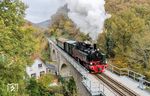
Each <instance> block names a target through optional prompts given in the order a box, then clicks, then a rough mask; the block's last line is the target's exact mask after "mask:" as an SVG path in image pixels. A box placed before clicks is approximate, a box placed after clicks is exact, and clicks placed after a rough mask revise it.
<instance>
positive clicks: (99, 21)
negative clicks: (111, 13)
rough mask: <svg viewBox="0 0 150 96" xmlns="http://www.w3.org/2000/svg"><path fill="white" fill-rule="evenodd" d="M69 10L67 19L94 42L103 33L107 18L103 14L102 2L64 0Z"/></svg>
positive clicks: (98, 0)
mask: <svg viewBox="0 0 150 96" xmlns="http://www.w3.org/2000/svg"><path fill="white" fill-rule="evenodd" d="M65 2H66V3H67V5H68V9H69V10H70V11H69V13H68V16H69V18H70V19H71V20H72V21H73V22H74V23H75V24H76V25H77V28H79V29H80V31H81V32H84V33H85V34H88V33H89V36H90V37H91V38H92V39H93V40H94V41H96V40H97V38H98V35H99V33H101V32H102V31H103V27H104V21H105V20H106V19H107V18H108V14H106V12H105V8H104V4H105V1H104V0H65Z"/></svg>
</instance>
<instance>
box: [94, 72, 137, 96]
mask: <svg viewBox="0 0 150 96" xmlns="http://www.w3.org/2000/svg"><path fill="white" fill-rule="evenodd" d="M96 76H97V77H98V78H100V79H101V80H102V81H103V82H104V83H105V84H107V85H108V86H109V87H110V88H112V89H113V90H114V91H115V92H116V93H118V94H119V95H120V96H139V95H138V94H137V93H135V92H134V91H133V90H131V89H129V88H127V87H126V86H124V85H122V84H121V83H119V82H117V81H116V80H113V79H112V78H111V77H109V76H107V75H106V74H101V75H96Z"/></svg>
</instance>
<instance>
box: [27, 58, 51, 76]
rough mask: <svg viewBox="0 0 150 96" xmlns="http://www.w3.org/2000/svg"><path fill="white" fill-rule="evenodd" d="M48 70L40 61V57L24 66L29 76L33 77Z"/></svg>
mask: <svg viewBox="0 0 150 96" xmlns="http://www.w3.org/2000/svg"><path fill="white" fill-rule="evenodd" d="M48 72H49V68H48V67H47V66H46V65H45V64H44V62H42V60H41V59H40V58H37V59H35V60H34V63H33V64H32V65H31V66H27V67H26V73H27V74H28V75H29V77H35V78H36V79H38V78H39V77H40V76H42V75H43V74H46V73H48Z"/></svg>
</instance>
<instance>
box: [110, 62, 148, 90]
mask: <svg viewBox="0 0 150 96" xmlns="http://www.w3.org/2000/svg"><path fill="white" fill-rule="evenodd" d="M108 70H110V71H111V72H113V73H116V74H117V75H119V76H128V77H129V78H131V79H133V80H135V81H138V82H139V86H138V87H140V88H141V89H145V88H149V89H150V81H147V80H145V79H144V77H145V76H144V75H142V74H140V73H137V72H135V71H132V70H130V69H128V68H118V67H116V66H114V65H111V64H109V67H108Z"/></svg>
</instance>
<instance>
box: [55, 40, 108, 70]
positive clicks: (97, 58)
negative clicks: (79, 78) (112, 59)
mask: <svg viewBox="0 0 150 96" xmlns="http://www.w3.org/2000/svg"><path fill="white" fill-rule="evenodd" d="M56 41H57V46H59V47H60V48H61V49H63V50H64V51H65V52H67V53H68V54H69V55H70V56H72V57H73V58H74V59H75V60H77V61H78V62H79V63H80V64H81V65H82V66H84V67H85V68H86V69H88V70H89V72H90V73H102V72H104V70H105V69H106V68H107V66H108V64H107V63H106V56H105V54H103V53H102V52H99V50H98V49H97V48H96V44H94V45H93V46H92V45H91V44H87V43H85V42H78V41H72V40H67V39H64V38H58V39H56Z"/></svg>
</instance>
